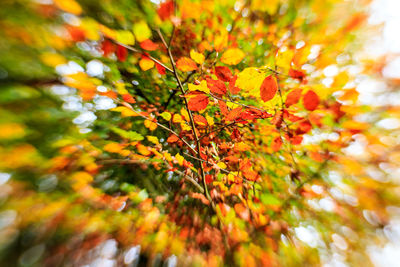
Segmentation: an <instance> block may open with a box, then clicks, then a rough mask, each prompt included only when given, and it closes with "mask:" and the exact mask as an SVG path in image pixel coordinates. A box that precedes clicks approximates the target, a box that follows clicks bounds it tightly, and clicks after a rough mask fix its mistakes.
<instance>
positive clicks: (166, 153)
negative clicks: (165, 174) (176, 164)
mask: <svg viewBox="0 0 400 267" xmlns="http://www.w3.org/2000/svg"><path fill="white" fill-rule="evenodd" d="M163 155H164V158H165V160H166V161H172V156H171V154H170V153H168V152H166V151H164V153H163Z"/></svg>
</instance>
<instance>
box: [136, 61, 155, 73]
mask: <svg viewBox="0 0 400 267" xmlns="http://www.w3.org/2000/svg"><path fill="white" fill-rule="evenodd" d="M139 66H140V68H141V69H142V70H144V71H146V70H149V69H152V68H153V67H154V62H153V60H151V59H148V58H142V59H141V60H140V61H139Z"/></svg>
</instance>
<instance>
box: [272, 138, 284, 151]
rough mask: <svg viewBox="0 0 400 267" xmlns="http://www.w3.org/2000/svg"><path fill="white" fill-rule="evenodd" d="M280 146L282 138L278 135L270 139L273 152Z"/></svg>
mask: <svg viewBox="0 0 400 267" xmlns="http://www.w3.org/2000/svg"><path fill="white" fill-rule="evenodd" d="M281 146H282V139H281V137H280V136H278V137H276V138H275V139H274V140H273V141H272V144H271V147H272V150H273V151H274V152H277V151H279V149H281Z"/></svg>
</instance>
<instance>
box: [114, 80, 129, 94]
mask: <svg viewBox="0 0 400 267" xmlns="http://www.w3.org/2000/svg"><path fill="white" fill-rule="evenodd" d="M115 87H116V88H117V92H118V94H120V95H124V94H129V92H128V90H126V89H125V83H123V82H116V83H115Z"/></svg>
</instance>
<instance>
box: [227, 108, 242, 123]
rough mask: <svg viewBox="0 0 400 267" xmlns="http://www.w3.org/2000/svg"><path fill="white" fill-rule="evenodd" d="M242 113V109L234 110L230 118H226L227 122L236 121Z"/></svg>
mask: <svg viewBox="0 0 400 267" xmlns="http://www.w3.org/2000/svg"><path fill="white" fill-rule="evenodd" d="M241 113H242V107H237V108H235V109H232V110H231V111H230V112H229V113H228V116H226V120H227V121H234V120H235V119H236V118H237V117H239V116H240V114H241Z"/></svg>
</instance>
